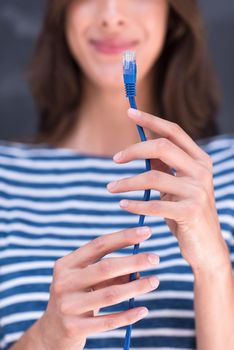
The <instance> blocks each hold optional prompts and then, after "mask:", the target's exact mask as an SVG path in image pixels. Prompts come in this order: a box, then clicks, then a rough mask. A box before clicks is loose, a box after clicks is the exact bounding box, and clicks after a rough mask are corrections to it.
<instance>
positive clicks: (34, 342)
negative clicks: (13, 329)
mask: <svg viewBox="0 0 234 350" xmlns="http://www.w3.org/2000/svg"><path fill="white" fill-rule="evenodd" d="M10 350H45V347H44V346H43V343H42V337H41V332H40V320H38V321H36V322H35V323H34V324H33V325H32V327H30V328H29V329H28V330H27V331H26V332H25V333H24V334H23V336H22V337H21V338H20V339H19V340H18V341H17V343H15V344H14V345H13V346H12V347H11V348H10Z"/></svg>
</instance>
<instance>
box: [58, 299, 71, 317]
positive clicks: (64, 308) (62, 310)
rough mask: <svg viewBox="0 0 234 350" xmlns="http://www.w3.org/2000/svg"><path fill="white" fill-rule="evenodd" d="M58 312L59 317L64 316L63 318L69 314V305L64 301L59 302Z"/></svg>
mask: <svg viewBox="0 0 234 350" xmlns="http://www.w3.org/2000/svg"><path fill="white" fill-rule="evenodd" d="M59 311H60V313H61V315H64V316H66V315H68V314H69V305H68V303H67V302H66V301H65V300H61V301H60V302H59Z"/></svg>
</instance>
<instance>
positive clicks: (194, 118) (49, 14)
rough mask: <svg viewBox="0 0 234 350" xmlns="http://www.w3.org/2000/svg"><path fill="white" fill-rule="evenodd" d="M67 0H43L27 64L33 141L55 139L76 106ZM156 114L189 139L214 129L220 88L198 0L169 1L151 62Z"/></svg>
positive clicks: (78, 74) (78, 89) (68, 125)
mask: <svg viewBox="0 0 234 350" xmlns="http://www.w3.org/2000/svg"><path fill="white" fill-rule="evenodd" d="M70 2H71V0H47V6H46V11H45V17H44V21H43V25H42V30H41V33H40V35H39V38H38V41H37V44H36V47H35V50H34V54H33V57H32V61H31V64H30V67H29V68H30V69H29V84H30V87H31V90H32V94H33V97H34V99H35V102H36V106H37V108H38V112H39V126H38V132H37V134H36V135H34V136H33V140H31V141H33V143H40V142H47V143H51V144H55V145H56V142H58V140H61V139H62V138H63V137H65V136H66V135H67V134H68V133H69V131H70V130H71V129H72V127H73V126H74V123H75V119H76V118H77V117H78V115H77V111H78V110H79V106H80V105H81V101H82V98H83V95H82V86H81V80H82V79H81V78H82V74H83V72H82V70H81V68H80V67H79V65H78V63H77V62H76V61H75V59H74V58H73V56H72V54H71V52H70V49H69V47H68V44H67V40H66V35H65V17H66V10H67V7H68V6H69V4H70ZM153 71H154V72H155V73H154V75H155V76H154V84H155V89H153V91H155V99H154V100H155V114H157V115H158V116H160V117H162V118H165V119H167V120H170V121H173V122H175V123H177V124H179V125H180V126H181V127H182V128H183V129H184V130H185V131H186V132H187V133H188V134H189V135H190V136H191V137H192V138H193V139H201V138H204V137H210V136H214V135H216V134H218V133H219V130H218V124H217V120H216V116H217V111H218V108H219V103H220V89H219V85H218V83H217V79H216V76H215V73H214V69H213V64H212V62H211V58H210V56H209V53H208V49H207V44H206V34H205V28H204V24H203V18H202V15H201V11H200V8H199V4H198V1H197V0H189V1H188V0H171V1H170V10H169V21H168V28H167V33H166V38H165V43H164V47H163V50H162V52H161V55H160V57H159V59H158V60H157V61H156V62H155V69H154V70H153Z"/></svg>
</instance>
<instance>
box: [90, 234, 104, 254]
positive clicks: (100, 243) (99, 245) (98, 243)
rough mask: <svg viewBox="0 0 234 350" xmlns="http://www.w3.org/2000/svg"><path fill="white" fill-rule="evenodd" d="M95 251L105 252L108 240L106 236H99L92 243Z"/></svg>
mask: <svg viewBox="0 0 234 350" xmlns="http://www.w3.org/2000/svg"><path fill="white" fill-rule="evenodd" d="M92 244H93V248H94V249H95V251H98V252H103V251H105V249H106V240H105V238H104V236H99V237H97V238H96V239H94V240H93V241H92Z"/></svg>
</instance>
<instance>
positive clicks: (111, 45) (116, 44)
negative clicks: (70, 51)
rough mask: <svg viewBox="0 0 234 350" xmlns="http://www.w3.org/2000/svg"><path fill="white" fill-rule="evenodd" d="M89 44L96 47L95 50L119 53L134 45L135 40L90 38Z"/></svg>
mask: <svg viewBox="0 0 234 350" xmlns="http://www.w3.org/2000/svg"><path fill="white" fill-rule="evenodd" d="M90 42H91V44H92V45H93V46H94V47H95V48H96V50H97V51H99V52H102V53H119V52H122V51H123V50H126V49H129V48H132V47H133V46H135V45H136V44H137V43H138V41H137V40H129V41H126V40H125V41H123V40H122V41H121V40H113V39H112V40H109V39H106V40H91V41H90Z"/></svg>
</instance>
